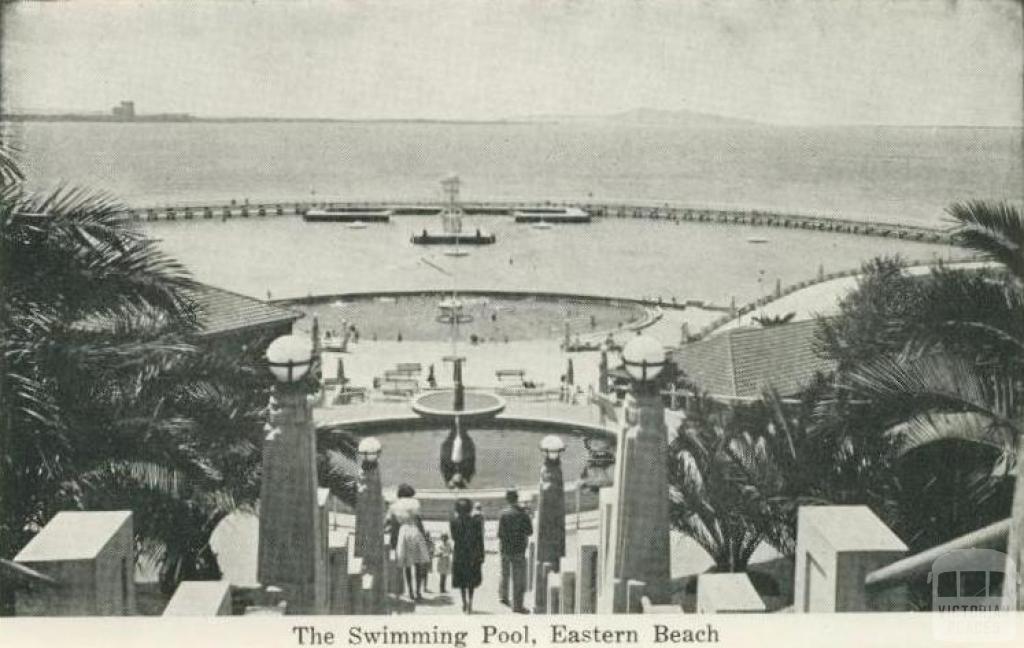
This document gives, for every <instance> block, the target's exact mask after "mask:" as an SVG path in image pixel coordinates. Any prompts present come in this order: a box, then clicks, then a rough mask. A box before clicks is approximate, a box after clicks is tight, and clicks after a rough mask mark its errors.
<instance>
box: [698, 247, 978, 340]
mask: <svg viewBox="0 0 1024 648" xmlns="http://www.w3.org/2000/svg"><path fill="white" fill-rule="evenodd" d="M947 265H948V266H951V267H955V268H957V269H960V270H970V269H977V268H983V267H986V266H991V265H992V264H991V263H989V262H985V261H969V262H962V263H957V262H950V263H947ZM933 267H934V266H932V265H917V266H911V267H909V268H907V269H906V272H907V274H909V275H915V276H916V275H924V274H928V273H929V272H931V270H932V268H933ZM861 276H863V275H855V276H852V277H841V278H839V279H833V280H832V281H825V282H823V283H819V284H814V285H812V286H808V287H807V288H803V289H801V290H798V291H796V292H794V293H790V294H789V295H786V296H784V297H780V298H779V299H776V300H774V301H772V302H769V303H767V304H765V305H764V306H762V307H760V308H758V309H757V310H755V311H753V312H751V313H747V314H746V315H742V316H740V317H737V318H736V319H733V320H730V321H729V322H727V323H725V324H723V325H722V326H720V327H718V328H716V329H715V330H714V331H713V332H712V333H711V335H714V334H715V333H717V332H720V331H725V330H728V329H733V328H739V327H741V326H756V323H755V322H753V321H752V319H751V318H753V317H759V316H761V315H767V316H769V317H771V316H783V315H786V314H788V313H796V315H795V316H794V319H795V320H806V319H812V318H814V317H818V316H821V317H833V316H835V315H838V314H839V302H840V301H841V300H842V299H843V298H844V297H846V296H847V295H848V294H850V293H851V292H853V291H854V290H855V289H856V288H857V285H858V283H859V282H860V278H861Z"/></svg>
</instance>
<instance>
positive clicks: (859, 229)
mask: <svg viewBox="0 0 1024 648" xmlns="http://www.w3.org/2000/svg"><path fill="white" fill-rule="evenodd" d="M461 206H462V208H463V209H465V210H467V211H470V212H477V213H478V214H479V215H488V214H493V215H498V216H501V215H511V213H512V212H513V211H515V210H520V209H541V208H544V207H576V208H580V209H583V210H585V211H587V212H588V213H589V214H591V215H592V216H597V217H604V218H637V219H640V218H643V219H648V220H663V221H671V222H677V223H678V222H694V223H711V224H732V225H751V226H760V227H780V228H789V229H805V230H816V231H822V232H839V233H845V234H859V235H865V236H883V237H895V238H908V239H911V240H917V241H929V242H934V243H950V242H952V241H951V236H950V231H949V230H948V229H942V228H938V227H930V226H926V225H910V224H904V223H890V222H884V221H869V220H856V219H849V218H835V217H832V216H822V215H811V214H795V213H784V212H774V211H762V210H740V209H711V208H703V207H695V206H689V205H677V204H670V203H663V204H661V205H651V204H643V203H637V202H631V203H618V202H616V203H589V202H566V201H559V202H539V201H495V202H463V203H462V204H461ZM325 207H326V208H332V209H360V208H371V207H376V208H390V209H393V210H395V212H396V215H402V213H403V212H405V213H407V214H430V213H433V212H435V211H437V210H439V209H440V208H441V207H440V205H438V204H436V203H433V202H431V201H326V202H312V201H302V200H299V201H268V202H263V203H256V204H249V203H245V204H238V203H235V204H224V203H205V204H204V203H194V204H186V203H180V204H178V205H174V206H166V205H165V206H159V207H158V206H145V205H141V206H137V207H131V208H129V212H130V213H131V215H132V217H133V218H135V219H136V220H178V219H179V218H181V219H185V220H190V219H193V218H196V217H197V216H198V217H200V218H206V219H210V218H215V217H220V218H222V219H228V218H234V217H236V216H237V217H242V218H247V217H250V216H267V215H279V216H283V215H292V216H294V215H300V214H304V213H305V212H306V211H308V210H309V209H314V208H325Z"/></svg>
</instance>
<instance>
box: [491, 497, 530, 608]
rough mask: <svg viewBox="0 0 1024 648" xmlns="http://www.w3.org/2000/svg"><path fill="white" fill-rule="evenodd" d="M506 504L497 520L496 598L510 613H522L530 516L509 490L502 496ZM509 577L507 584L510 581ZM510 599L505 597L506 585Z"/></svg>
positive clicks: (507, 596)
mask: <svg viewBox="0 0 1024 648" xmlns="http://www.w3.org/2000/svg"><path fill="white" fill-rule="evenodd" d="M505 501H507V502H508V506H506V507H505V508H504V509H503V510H502V512H501V517H500V518H498V543H499V545H500V548H501V583H500V584H499V586H498V598H499V599H500V600H501V602H502V603H504V604H505V605H509V606H511V607H512V611H513V612H519V613H522V614H526V613H527V610H526V608H524V607H523V595H524V594H525V592H526V546H527V544H528V543H529V538H530V536H531V535H533V522H532V521H531V520H530V514H529V512H527V511H526V509H524V508H523V507H522V506H520V505H519V492H518V491H516V489H514V488H510V489H509V490H508V491H507V492H506V493H505ZM510 577H511V582H510ZM510 585H511V587H512V596H511V598H510V597H509V586H510Z"/></svg>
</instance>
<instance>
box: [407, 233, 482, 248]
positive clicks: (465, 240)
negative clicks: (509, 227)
mask: <svg viewBox="0 0 1024 648" xmlns="http://www.w3.org/2000/svg"><path fill="white" fill-rule="evenodd" d="M497 240H498V239H497V237H496V236H494V234H485V233H483V232H479V231H478V232H477V233H475V234H451V233H447V232H445V233H443V234H432V233H430V232H428V231H426V230H424V231H423V232H422V233H421V234H414V235H413V237H412V242H413V244H415V245H491V244H493V243H494V242H495V241H497Z"/></svg>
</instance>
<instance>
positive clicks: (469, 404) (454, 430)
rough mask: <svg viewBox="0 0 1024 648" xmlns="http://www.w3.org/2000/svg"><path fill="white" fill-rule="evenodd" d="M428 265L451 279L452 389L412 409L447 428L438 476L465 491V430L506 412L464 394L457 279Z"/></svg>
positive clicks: (468, 472) (468, 463)
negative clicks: (459, 349)
mask: <svg viewBox="0 0 1024 648" xmlns="http://www.w3.org/2000/svg"><path fill="white" fill-rule="evenodd" d="M456 181H457V179H456ZM456 186H457V185H456ZM429 265H431V266H433V267H434V268H435V269H437V270H439V271H441V272H443V273H444V274H447V275H449V276H451V278H452V296H451V298H450V299H446V300H445V301H444V302H442V303H441V311H442V317H443V316H444V314H445V313H447V315H448V317H447V318H446V319H444V320H442V321H446V322H448V323H449V324H451V343H452V353H451V355H448V356H445V357H444V361H445V362H451V363H452V388H451V389H442V390H435V391H429V392H425V393H423V394H420V395H419V396H416V397H415V398H413V399H412V409H413V411H414V412H416V413H417V414H419V415H420V416H421V417H423V418H424V419H427V420H431V421H435V422H440V423H444V424H445V425H446V426H449V427H450V429H451V432H450V433H449V434H448V437H447V438H446V439H445V440H444V442H442V443H441V462H440V467H441V475H442V476H443V477H444V481H445V484H447V485H448V486H449V487H450V488H464V487H466V486H467V485H468V484H469V482H470V481H472V479H473V474H474V473H475V472H476V445H475V444H474V443H473V439H472V438H470V436H469V434H468V432H467V430H466V427H465V426H466V424H468V423H473V422H480V421H484V420H489V419H492V418H494V417H495V416H497V415H498V414H500V413H501V412H502V411H503V410H504V409H505V401H504V399H502V398H501V397H500V396H498V395H497V394H492V393H490V392H484V391H471V392H468V393H467V392H466V387H465V385H464V384H463V381H462V365H463V363H465V361H466V358H465V357H463V356H460V355H459V354H458V340H459V324H460V323H462V322H465V321H467V320H466V319H465V315H464V314H463V313H462V302H461V301H460V300H459V290H458V277H457V276H456V275H455V273H454V272H448V271H446V270H444V269H443V268H441V267H438V266H435V265H434V264H429ZM470 319H472V318H470Z"/></svg>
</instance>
